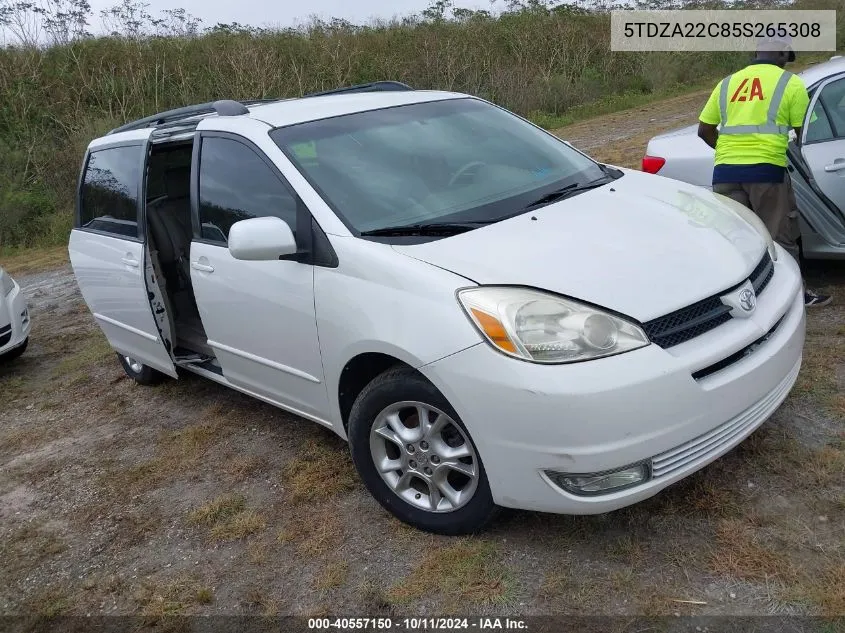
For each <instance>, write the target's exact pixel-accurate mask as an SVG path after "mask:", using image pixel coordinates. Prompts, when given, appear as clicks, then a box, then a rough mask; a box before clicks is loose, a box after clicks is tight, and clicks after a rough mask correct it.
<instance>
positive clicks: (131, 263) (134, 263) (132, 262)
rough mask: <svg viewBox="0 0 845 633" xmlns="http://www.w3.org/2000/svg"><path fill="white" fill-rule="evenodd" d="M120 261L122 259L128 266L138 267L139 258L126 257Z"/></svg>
mask: <svg viewBox="0 0 845 633" xmlns="http://www.w3.org/2000/svg"><path fill="white" fill-rule="evenodd" d="M120 261H122V262H123V263H124V264H126V265H127V266H132V268H138V260H137V259H133V258H132V257H124V258H122V259H121V260H120Z"/></svg>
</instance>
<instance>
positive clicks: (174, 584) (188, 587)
mask: <svg viewBox="0 0 845 633" xmlns="http://www.w3.org/2000/svg"><path fill="white" fill-rule="evenodd" d="M134 599H135V602H136V603H137V604H138V606H139V607H140V609H141V613H142V614H143V615H144V616H147V617H149V618H163V617H167V616H173V615H182V614H185V613H188V612H190V610H191V608H192V607H196V606H197V605H206V604H209V603H211V602H213V601H214V593H213V591H212V590H211V589H210V588H209V587H208V586H206V585H204V584H202V583H201V582H200V581H199V580H198V579H197V578H196V577H195V576H191V575H187V574H181V575H179V576H177V577H176V578H174V579H172V580H169V581H167V582H165V583H164V584H156V583H155V582H154V581H147V582H145V583H143V584H142V585H141V587H140V588H139V589H138V590H137V591H136V592H135V594H134Z"/></svg>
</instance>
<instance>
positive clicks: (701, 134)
mask: <svg viewBox="0 0 845 633" xmlns="http://www.w3.org/2000/svg"><path fill="white" fill-rule="evenodd" d="M721 85H722V82H721V81H720V82H719V83H718V84H716V87H715V88H714V89H713V92H712V93H710V98H709V99H708V100H707V103H706V104H704V109H703V110H702V111H701V114H700V115H699V117H698V138H700V139H701V140H702V141H704V142H705V143H707V144H708V145H709V146H710V147H712V148H713V149H716V143H717V142H718V140H719V123H721V122H722V113H721V112H720V110H719V92H720V86H721Z"/></svg>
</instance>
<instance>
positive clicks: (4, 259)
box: [0, 245, 69, 276]
mask: <svg viewBox="0 0 845 633" xmlns="http://www.w3.org/2000/svg"><path fill="white" fill-rule="evenodd" d="M68 263H69V259H68V251H67V246H64V245H63V246H55V247H52V248H27V249H15V250H9V251H5V252H3V253H2V255H0V266H3V268H5V269H6V271H7V272H8V273H9V274H10V275H12V276H15V275H32V274H35V273H40V272H44V271H47V270H54V269H56V268H61V267H62V266H64V265H65V264H68Z"/></svg>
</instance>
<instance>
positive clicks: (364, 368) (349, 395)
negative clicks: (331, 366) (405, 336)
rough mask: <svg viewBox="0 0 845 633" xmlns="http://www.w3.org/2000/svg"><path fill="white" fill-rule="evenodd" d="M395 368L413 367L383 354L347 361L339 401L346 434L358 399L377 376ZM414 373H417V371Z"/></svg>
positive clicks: (362, 354) (339, 389)
mask: <svg viewBox="0 0 845 633" xmlns="http://www.w3.org/2000/svg"><path fill="white" fill-rule="evenodd" d="M393 367H407V368H409V369H413V367H412V366H411V365H410V364H408V363H406V362H405V361H403V360H401V359H399V358H397V357H396V356H392V355H391V354H386V353H383V352H363V353H360V354H358V355H356V356H354V357H352V358H351V359H349V361H347V363H346V364H345V365H344V366H343V369H342V370H341V372H340V377H339V380H338V385H337V401H338V406H339V408H340V418H341V421H342V422H343V430H344V433H345V432H346V431H347V430H348V427H349V413H350V412H351V411H352V405H353V404H354V403H355V400H356V398H358V395H359V394H360V393H361V391H363V390H364V387H366V386H367V385H368V384H370V383H371V382H372V381H373V380H374V379H375V378H376V377H377V376H379V375H381V374H383V373H384V372H385V371H387V370H388V369H391V368H393ZM414 371H417V370H416V369H415V370H414ZM420 375H422V374H420Z"/></svg>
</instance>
